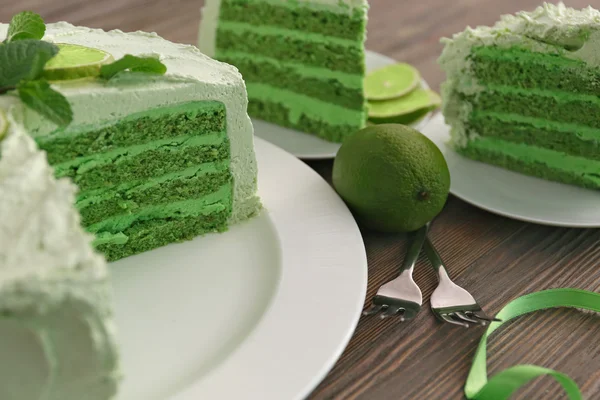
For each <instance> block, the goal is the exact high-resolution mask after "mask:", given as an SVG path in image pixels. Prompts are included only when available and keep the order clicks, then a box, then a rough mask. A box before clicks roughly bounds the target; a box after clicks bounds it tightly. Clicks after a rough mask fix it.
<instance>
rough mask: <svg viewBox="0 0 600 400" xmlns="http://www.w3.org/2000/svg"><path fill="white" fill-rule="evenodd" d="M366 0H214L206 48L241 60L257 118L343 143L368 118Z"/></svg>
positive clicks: (205, 24)
mask: <svg viewBox="0 0 600 400" xmlns="http://www.w3.org/2000/svg"><path fill="white" fill-rule="evenodd" d="M367 11H368V4H367V1H366V0H300V1H298V0H207V1H206V4H205V5H204V8H203V12H202V21H201V24H200V38H199V47H200V50H202V52H204V53H205V54H207V55H209V56H211V57H214V58H216V59H218V60H222V61H225V62H227V63H229V64H232V65H234V66H236V67H237V68H238V69H239V71H240V72H241V74H242V76H243V78H244V80H245V81H246V86H247V90H248V98H249V106H248V112H249V113H250V115H251V116H252V117H255V118H258V119H262V120H265V121H268V122H271V123H275V124H277V125H281V126H284V127H288V128H292V129H296V130H299V131H302V132H306V133H310V134H314V135H317V136H319V137H321V138H323V139H325V140H328V141H332V142H341V141H343V139H344V138H345V137H346V136H348V135H351V134H352V133H354V132H355V131H357V130H358V129H360V128H363V127H364V126H365V124H366V120H367V109H366V101H365V96H364V84H363V80H364V76H365V50H364V42H365V39H366V24H367Z"/></svg>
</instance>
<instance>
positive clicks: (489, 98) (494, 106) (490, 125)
mask: <svg viewBox="0 0 600 400" xmlns="http://www.w3.org/2000/svg"><path fill="white" fill-rule="evenodd" d="M443 42H444V43H445V48H444V50H443V52H442V55H441V57H440V59H439V62H440V64H441V66H442V68H443V69H444V71H445V72H446V76H447V80H446V82H445V83H444V84H443V86H442V98H443V105H442V107H443V114H444V117H445V119H446V122H447V123H448V124H449V125H450V127H451V136H452V141H451V142H452V145H453V147H454V148H455V149H456V150H457V151H458V152H459V153H460V154H462V155H464V156H466V157H469V158H472V159H474V160H478V161H482V162H486V163H490V164H493V165H497V166H500V167H504V168H507V169H510V170H513V171H516V172H520V173H523V174H527V175H531V176H536V177H539V178H543V179H547V180H551V181H556V182H562V183H567V184H573V185H578V186H582V187H586V188H591V189H600V118H599V115H600V12H599V11H597V10H595V9H593V8H591V7H588V8H585V9H583V10H575V9H572V8H568V7H566V6H565V5H564V4H562V3H559V4H558V5H554V4H548V3H545V4H543V5H542V6H540V7H538V8H537V9H535V10H534V11H532V12H520V13H517V14H516V15H506V16H503V17H502V18H501V20H500V21H499V22H498V23H496V24H495V25H494V26H493V27H477V28H476V29H472V28H467V29H466V30H465V31H464V32H461V33H458V34H456V35H454V36H453V37H452V38H451V39H444V40H443Z"/></svg>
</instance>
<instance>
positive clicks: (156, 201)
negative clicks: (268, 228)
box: [0, 22, 260, 261]
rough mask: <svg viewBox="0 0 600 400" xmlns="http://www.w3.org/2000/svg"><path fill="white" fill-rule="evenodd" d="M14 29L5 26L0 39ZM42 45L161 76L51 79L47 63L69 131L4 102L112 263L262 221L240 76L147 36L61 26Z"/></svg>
mask: <svg viewBox="0 0 600 400" xmlns="http://www.w3.org/2000/svg"><path fill="white" fill-rule="evenodd" d="M7 30H8V26H7V25H6V24H1V25H0V37H5V36H6V35H7ZM43 40H44V41H47V42H51V43H55V44H57V45H58V46H59V48H60V49H61V50H59V52H58V55H57V56H56V59H57V60H59V61H57V62H56V63H55V64H59V65H60V59H61V52H63V51H65V49H67V51H71V50H72V46H84V48H88V49H96V50H98V51H101V52H102V53H104V54H107V55H108V56H109V58H110V59H109V60H105V61H104V62H111V60H121V59H122V58H123V57H125V56H126V55H134V56H144V57H148V58H155V59H156V60H159V61H160V62H161V63H163V64H164V66H165V67H166V74H164V75H159V74H145V73H135V72H132V71H129V72H130V73H123V74H116V75H115V76H113V77H111V78H110V79H100V78H99V77H94V76H92V77H83V78H81V77H78V76H75V77H77V78H78V79H66V78H67V77H65V76H62V79H61V80H56V78H57V75H58V77H61V76H60V74H58V73H57V71H56V70H53V68H52V67H53V62H54V60H51V61H50V62H49V63H48V65H47V71H46V73H49V78H48V79H50V80H51V83H52V88H54V89H55V90H56V91H58V92H59V93H61V94H62V95H63V96H64V97H65V98H66V99H67V101H68V102H69V103H70V105H71V108H72V113H73V121H72V122H71V123H70V124H69V125H67V126H58V125H56V124H54V123H53V122H51V121H50V120H49V119H47V118H45V117H44V116H42V115H40V114H39V113H37V112H36V111H35V110H33V109H32V108H30V107H25V106H24V104H23V103H22V102H21V101H19V99H18V97H16V96H2V98H3V102H2V103H1V104H0V109H3V110H5V112H6V113H7V114H11V115H13V116H14V118H15V121H17V122H16V123H18V124H20V125H22V127H23V129H24V130H25V131H26V132H27V134H29V135H30V136H31V137H33V138H34V139H35V142H36V143H37V145H38V146H39V148H40V149H41V150H43V151H45V152H46V153H47V157H48V161H49V163H50V165H51V166H52V167H53V168H54V171H55V173H56V176H57V177H58V178H69V179H71V180H72V181H73V182H74V183H75V184H76V185H77V186H78V189H79V190H78V193H77V197H76V200H75V206H76V207H77V209H78V210H79V212H80V213H81V219H82V224H83V225H84V226H85V228H86V230H87V231H89V232H91V233H93V234H94V235H95V236H96V242H95V245H96V247H97V249H98V250H99V251H100V252H102V253H103V254H104V255H105V256H106V258H107V259H108V260H109V261H113V260H117V259H120V258H123V257H127V256H129V255H133V254H137V253H140V252H144V251H148V250H151V249H154V248H157V247H160V246H163V245H166V244H169V243H172V242H179V241H183V240H188V239H192V238H194V237H195V236H198V235H201V234H205V233H209V232H222V231H225V230H226V229H227V228H228V226H229V225H231V224H234V223H236V222H239V221H243V220H245V219H247V218H248V217H251V216H253V215H255V214H256V213H257V212H258V210H259V209H260V203H259V200H258V197H257V195H256V190H257V165H256V158H255V154H254V143H253V129H252V124H251V121H250V118H249V117H248V114H247V95H246V90H245V85H244V81H243V80H242V77H241V75H240V74H239V72H238V71H237V70H236V69H235V68H233V67H231V66H230V65H227V64H224V63H222V62H219V61H215V60H213V59H211V58H209V57H207V56H205V55H204V54H202V53H201V52H200V51H199V50H198V49H197V48H195V47H193V46H189V45H182V44H175V43H172V42H169V41H167V40H164V39H162V38H160V37H159V36H157V35H156V34H152V33H144V32H134V33H124V32H121V31H118V30H114V31H110V32H104V31H102V30H99V29H90V28H85V27H77V26H73V25H71V24H68V23H65V22H60V23H55V24H48V25H47V29H46V33H45V36H44V37H43ZM67 56H68V54H65V55H63V58H65V57H67ZM63 75H64V74H63ZM67 75H69V74H67Z"/></svg>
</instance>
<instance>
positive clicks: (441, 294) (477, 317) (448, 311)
mask: <svg viewBox="0 0 600 400" xmlns="http://www.w3.org/2000/svg"><path fill="white" fill-rule="evenodd" d="M424 250H425V254H426V255H427V258H428V259H429V261H430V262H431V265H432V266H433V268H434V269H435V270H436V271H437V274H438V279H439V283H438V286H437V288H436V289H435V290H434V291H433V293H432V294H431V301H430V303H431V311H432V312H433V314H435V316H436V317H437V318H438V319H440V320H441V321H444V322H447V323H449V324H454V325H460V326H464V327H465V328H468V327H469V325H471V324H475V325H485V324H486V323H488V322H490V321H499V320H498V319H496V318H492V317H489V316H488V315H487V314H486V313H485V312H484V311H483V310H482V308H481V306H480V305H479V304H478V303H477V301H476V300H475V298H474V297H473V296H471V294H470V293H469V292H467V291H466V290H465V289H463V288H462V287H460V286H458V285H457V284H456V283H454V282H452V280H451V279H450V277H449V276H448V272H447V271H446V267H445V266H444V262H443V261H442V258H441V257H440V255H439V254H438V252H437V250H436V249H435V248H434V247H433V245H432V244H431V241H430V240H429V239H427V240H426V241H425V248H424Z"/></svg>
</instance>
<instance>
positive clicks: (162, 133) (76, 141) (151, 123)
mask: <svg viewBox="0 0 600 400" xmlns="http://www.w3.org/2000/svg"><path fill="white" fill-rule="evenodd" d="M181 132H185V133H186V135H190V136H192V135H210V134H213V133H224V132H225V106H224V105H223V103H219V102H216V101H205V102H197V101H196V102H189V103H184V104H180V105H176V106H171V107H162V108H158V109H152V110H148V111H144V112H140V113H135V114H132V115H128V116H127V117H125V118H123V119H121V120H120V121H118V122H117V123H112V124H108V125H107V126H105V127H103V128H101V129H98V128H97V127H94V126H79V127H77V128H76V129H71V130H65V129H58V130H56V131H55V132H53V134H51V135H46V136H41V137H38V138H37V143H38V146H39V147H40V149H42V150H45V151H46V152H47V153H48V161H49V162H51V163H53V164H58V163H61V162H64V161H68V160H72V159H74V158H79V157H83V156H88V155H91V154H98V153H106V152H110V151H112V150H118V149H121V148H123V147H127V146H132V145H140V144H145V143H150V142H155V141H159V140H162V141H163V142H168V140H167V139H169V138H177V137H178V136H180V135H181ZM186 137H187V136H186Z"/></svg>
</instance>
